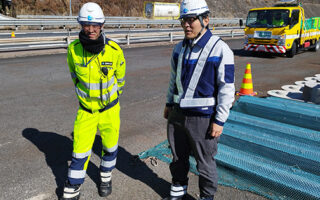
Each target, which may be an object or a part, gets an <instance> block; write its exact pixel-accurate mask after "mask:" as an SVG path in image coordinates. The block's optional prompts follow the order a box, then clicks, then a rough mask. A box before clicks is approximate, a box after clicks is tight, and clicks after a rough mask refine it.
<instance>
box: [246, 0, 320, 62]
mask: <svg viewBox="0 0 320 200" xmlns="http://www.w3.org/2000/svg"><path fill="white" fill-rule="evenodd" d="M240 23H241V22H240ZM244 31H245V45H244V50H246V51H252V52H269V53H276V54H285V55H286V56H287V57H290V58H292V57H293V56H294V55H295V54H296V53H297V52H298V51H300V50H312V51H317V50H319V47H320V43H319V39H320V17H312V18H308V19H306V18H305V14H304V9H303V8H302V7H301V4H300V3H297V2H295V1H293V0H282V1H281V2H279V3H278V4H276V5H274V6H273V7H265V8H254V9H251V10H250V11H249V13H248V17H247V20H246V26H245V29H244Z"/></svg>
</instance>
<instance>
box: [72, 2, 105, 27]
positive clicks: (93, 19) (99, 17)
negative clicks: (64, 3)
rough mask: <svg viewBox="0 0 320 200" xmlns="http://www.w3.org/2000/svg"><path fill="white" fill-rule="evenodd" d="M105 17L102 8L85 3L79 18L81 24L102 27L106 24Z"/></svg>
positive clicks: (91, 3) (94, 4)
mask: <svg viewBox="0 0 320 200" xmlns="http://www.w3.org/2000/svg"><path fill="white" fill-rule="evenodd" d="M104 21H105V19H104V15H103V12H102V9H101V7H100V6H99V5H98V4H96V3H93V2H89V3H85V4H84V5H83V6H82V7H81V9H80V11H79V16H78V22H79V24H98V25H102V24H103V23H104Z"/></svg>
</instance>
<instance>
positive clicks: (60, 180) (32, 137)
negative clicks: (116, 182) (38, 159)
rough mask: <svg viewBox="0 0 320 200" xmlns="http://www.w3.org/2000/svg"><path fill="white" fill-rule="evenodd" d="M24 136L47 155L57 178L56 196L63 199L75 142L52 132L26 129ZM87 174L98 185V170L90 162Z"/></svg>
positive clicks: (48, 162)
mask: <svg viewBox="0 0 320 200" xmlns="http://www.w3.org/2000/svg"><path fill="white" fill-rule="evenodd" d="M22 135H23V137H25V138H26V139H28V140H29V141H30V142H32V143H33V144H34V145H35V146H36V147H38V149H39V150H40V151H41V152H43V153H44V154H45V157H46V162H47V165H48V166H49V167H50V168H51V170H52V173H53V175H54V176H55V180H56V184H57V189H56V195H57V196H58V197H61V196H62V193H63V186H64V183H65V180H66V179H67V175H68V167H69V166H68V161H71V155H72V149H73V141H72V140H71V139H70V138H68V137H66V136H63V135H59V134H57V133H52V132H41V131H39V130H38V129H35V128H26V129H24V130H23V131H22ZM87 174H88V176H89V177H90V178H91V179H92V180H93V181H94V182H95V183H96V184H98V168H97V167H96V166H95V164H93V163H92V162H89V165H88V169H87Z"/></svg>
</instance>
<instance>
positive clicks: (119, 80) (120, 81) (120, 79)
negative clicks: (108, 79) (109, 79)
mask: <svg viewBox="0 0 320 200" xmlns="http://www.w3.org/2000/svg"><path fill="white" fill-rule="evenodd" d="M117 81H118V83H122V82H123V81H125V77H123V78H119V79H117Z"/></svg>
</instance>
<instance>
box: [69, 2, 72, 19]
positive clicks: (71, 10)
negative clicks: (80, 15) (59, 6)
mask: <svg viewBox="0 0 320 200" xmlns="http://www.w3.org/2000/svg"><path fill="white" fill-rule="evenodd" d="M69 3H70V5H69V8H70V16H72V7H71V0H69Z"/></svg>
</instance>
